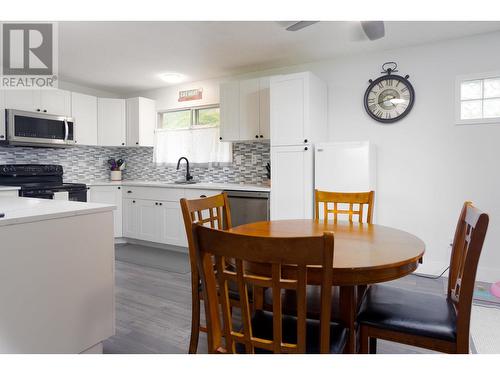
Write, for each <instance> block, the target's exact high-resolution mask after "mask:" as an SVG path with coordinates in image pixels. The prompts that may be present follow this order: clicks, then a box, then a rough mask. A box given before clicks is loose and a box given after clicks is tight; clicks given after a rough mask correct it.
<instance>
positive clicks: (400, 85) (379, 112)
mask: <svg viewBox="0 0 500 375" xmlns="http://www.w3.org/2000/svg"><path fill="white" fill-rule="evenodd" d="M397 67H398V65H397V64H396V63H395V62H386V63H385V64H384V65H382V70H383V71H382V73H385V75H383V76H381V77H378V78H377V79H376V80H371V79H370V80H369V83H370V85H369V86H368V88H367V89H366V92H365V98H364V105H365V110H366V112H367V113H368V114H369V115H370V117H371V118H373V119H374V120H377V121H379V122H382V123H391V122H395V121H398V120H401V119H402V118H403V117H405V116H406V115H407V114H408V113H409V112H410V111H411V109H412V107H413V102H414V101H415V91H414V90H413V86H412V85H411V83H410V81H408V78H409V77H410V76H409V75H406V76H404V77H402V76H399V75H397V74H393V73H395V72H397Z"/></svg>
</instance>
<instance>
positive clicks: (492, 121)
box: [455, 71, 500, 125]
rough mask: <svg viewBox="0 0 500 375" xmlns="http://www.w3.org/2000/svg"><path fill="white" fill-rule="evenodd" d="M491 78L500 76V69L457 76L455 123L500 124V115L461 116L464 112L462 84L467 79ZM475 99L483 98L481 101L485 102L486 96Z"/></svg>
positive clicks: (482, 79)
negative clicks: (477, 117) (473, 117)
mask: <svg viewBox="0 0 500 375" xmlns="http://www.w3.org/2000/svg"><path fill="white" fill-rule="evenodd" d="M491 78H500V71H493V72H486V73H475V74H467V75H460V76H457V77H456V79H455V124H456V125H477V124H500V116H499V117H491V118H480V119H462V118H461V117H460V116H461V112H462V95H461V84H462V83H463V82H466V81H476V80H481V81H484V80H486V79H491ZM483 86H484V83H483ZM483 90H484V87H483ZM474 100H481V102H482V103H483V104H484V97H483V98H481V99H474Z"/></svg>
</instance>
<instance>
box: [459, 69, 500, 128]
mask: <svg viewBox="0 0 500 375" xmlns="http://www.w3.org/2000/svg"><path fill="white" fill-rule="evenodd" d="M456 112H457V114H456V120H457V123H458V124H482V123H483V124H484V123H500V73H497V74H481V75H474V76H468V77H461V78H459V79H457V110H456Z"/></svg>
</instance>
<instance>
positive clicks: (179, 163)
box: [177, 156, 193, 181]
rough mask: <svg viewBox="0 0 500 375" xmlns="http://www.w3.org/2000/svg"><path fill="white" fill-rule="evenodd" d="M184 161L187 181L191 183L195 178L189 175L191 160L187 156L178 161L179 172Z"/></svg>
mask: <svg viewBox="0 0 500 375" xmlns="http://www.w3.org/2000/svg"><path fill="white" fill-rule="evenodd" d="M182 159H184V160H185V161H186V181H190V180H192V179H193V176H191V174H190V173H189V160H187V158H186V157H185V156H183V157H180V158H179V160H178V161H177V170H179V166H180V165H181V160H182Z"/></svg>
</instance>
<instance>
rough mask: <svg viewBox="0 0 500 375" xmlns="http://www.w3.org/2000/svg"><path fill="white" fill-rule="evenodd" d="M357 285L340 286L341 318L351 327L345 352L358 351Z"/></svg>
mask: <svg viewBox="0 0 500 375" xmlns="http://www.w3.org/2000/svg"><path fill="white" fill-rule="evenodd" d="M356 291H357V287H356V286H353V285H348V286H341V287H340V319H341V320H342V322H343V323H344V324H345V326H346V327H347V328H348V329H349V334H348V337H347V344H346V348H345V351H344V352H345V353H351V354H354V353H356V311H357V306H358V300H357V297H356Z"/></svg>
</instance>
